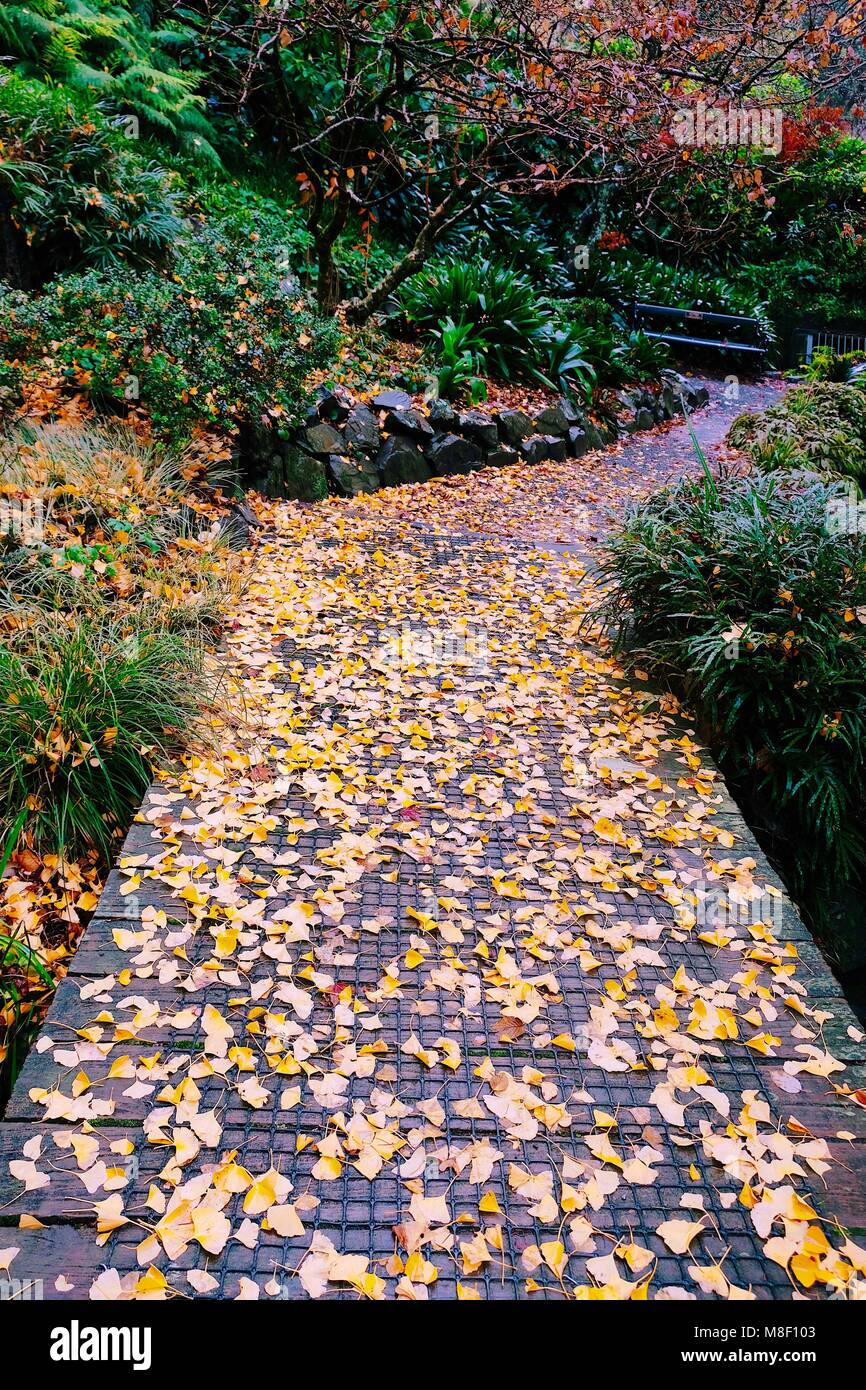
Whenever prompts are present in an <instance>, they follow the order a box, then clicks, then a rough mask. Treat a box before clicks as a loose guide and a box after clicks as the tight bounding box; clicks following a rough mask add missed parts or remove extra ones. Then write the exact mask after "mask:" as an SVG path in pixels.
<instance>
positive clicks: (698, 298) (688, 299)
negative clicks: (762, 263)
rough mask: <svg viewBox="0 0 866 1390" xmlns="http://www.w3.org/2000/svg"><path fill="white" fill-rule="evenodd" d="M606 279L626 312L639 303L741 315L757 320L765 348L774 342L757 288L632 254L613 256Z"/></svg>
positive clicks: (773, 333) (608, 289)
mask: <svg viewBox="0 0 866 1390" xmlns="http://www.w3.org/2000/svg"><path fill="white" fill-rule="evenodd" d="M605 279H606V285H607V291H608V293H610V294H611V295H612V296H613V298H614V301H615V303H616V304H617V305H618V307H619V308H620V309H621V310H622V311H624V312H625V311H627V310H628V309H629V308H630V306H631V305H632V304H633V303H635V302H636V301H638V300H640V301H643V302H644V303H650V304H671V305H674V306H676V307H677V308H680V309H703V310H704V311H705V312H707V313H713V314H733V315H737V314H742V315H746V316H748V317H749V318H754V319H757V321H758V326H759V328H760V330H761V335H762V337H763V340H764V342H765V343H766V344H768V345H769V344H770V343H772V342H773V341H774V339H775V336H776V335H775V330H774V328H773V323H772V319H771V317H770V315H769V314H768V313H767V306H766V304H765V302H764V300H763V299H762V297H761V295H760V293H759V291H758V288H757V287H755V288H754V289H753V288H752V287H750V286H745V285H743V284H739V283H737V282H736V281H734V280H733V279H728V278H726V277H725V276H723V275H716V274H711V273H707V272H705V271H703V270H698V269H696V268H694V267H689V266H669V265H665V263H664V262H663V261H660V260H658V259H657V258H655V257H652V256H642V255H639V254H638V253H637V252H635V251H633V250H632V251H628V252H624V253H620V254H617V255H613V256H611V258H610V261H609V264H608V267H607V271H606V276H605Z"/></svg>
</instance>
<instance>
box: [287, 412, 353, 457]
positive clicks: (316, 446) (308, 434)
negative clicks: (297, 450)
mask: <svg viewBox="0 0 866 1390" xmlns="http://www.w3.org/2000/svg"><path fill="white" fill-rule="evenodd" d="M298 442H299V443H300V445H301V447H302V448H304V449H308V450H309V452H310V453H311V454H335V453H338V452H339V451H340V450H341V449H342V448H343V447H344V441H343V436H342V435H341V433H340V431H339V430H337V429H334V426H333V425H329V424H328V423H327V421H326V420H320V421H319V423H318V424H316V425H308V426H307V428H306V429H305V430H302V431H301V436H300V439H299V441H298Z"/></svg>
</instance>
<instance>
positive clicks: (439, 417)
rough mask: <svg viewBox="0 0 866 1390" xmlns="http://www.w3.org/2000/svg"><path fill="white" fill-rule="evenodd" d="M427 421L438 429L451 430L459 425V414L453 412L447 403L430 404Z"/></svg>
mask: <svg viewBox="0 0 866 1390" xmlns="http://www.w3.org/2000/svg"><path fill="white" fill-rule="evenodd" d="M427 419H428V420H429V421H430V424H431V425H433V426H434V427H435V428H436V429H443V430H450V429H452V428H453V426H454V425H455V424H456V423H457V412H456V410H453V409H452V407H451V406H450V405H449V404H448V402H447V401H443V400H439V399H438V398H437V399H436V400H435V401H431V402H430V409H429V410H428V411H427Z"/></svg>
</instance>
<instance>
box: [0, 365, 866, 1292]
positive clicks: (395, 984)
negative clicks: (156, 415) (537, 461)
mask: <svg viewBox="0 0 866 1390" xmlns="http://www.w3.org/2000/svg"><path fill="white" fill-rule="evenodd" d="M770 389H771V388H754V391H753V392H752V393H751V394H750V401H751V400H754V401H760V400H761V399H762V394H763V393H765V392H766V391H768V390H770ZM748 390H749V388H747V391H748ZM731 413H733V411H732V410H731V409H730V408H722V407H721V406H719V405H715V406H713V405H711V407H710V408H709V409H708V411H707V412H706V413H705V415H704V416H703V417H701V420H700V422H699V429H700V432H701V433H702V435H703V436H704V438H705V440H706V441H707V443H710V444H711V443H713V442H714V441H716V442H717V441H718V440H719V439H721V437H722V435H723V432H724V428H725V424H726V420H727V418H728V417H729V416H730V414H731ZM688 457H689V454H688V440H687V436H686V432H685V430H684V429H683V428H682V427H675V428H673V429H671V430H668V431H666V432H658V433H654V434H652V435H647V436H643V437H638V438H635V439H633V440H631V441H629V442H628V444H627V445H625V446H619V447H618V448H617V449H616V450H613V451H609V452H608V454H607V455H599V456H595V457H594V458H592V459H589V460H586V459H585V460H582V461H580V462H578V463H573V464H564V465H563V464H557V465H546V466H545V465H542V466H540V467H537V468H535V469H529V468H527V469H512V470H503V471H501V472H497V473H494V472H485V473H481V474H474V475H470V476H468V477H466V478H457V479H455V478H451V479H447V480H442V481H441V482H438V483H433V484H428V485H422V486H417V487H414V488H402V489H394V490H392V491H390V492H387V493H381V494H377V495H375V496H373V497H367V498H361V499H356V500H354V501H348V502H337V501H333V502H329V503H327V504H324V505H321V506H318V507H315V508H312V507H302V506H298V505H291V504H268V505H267V506H263V507H262V509H261V516H262V520H263V522H264V524H265V537H264V539H263V541H262V542H261V545H260V550H259V557H258V563H257V566H256V569H255V573H254V577H253V579H252V582H251V584H250V587H249V589H248V591H247V592H246V594H245V596H244V601H243V604H242V606H241V607H240V609H239V611H238V613H237V615H236V619H235V622H234V624H233V626H232V630H231V631H230V632H229V634H228V639H227V645H228V648H229V652H230V661H231V681H232V683H233V687H234V690H235V692H236V695H237V703H238V708H239V709H240V703H241V701H242V702H243V710H244V721H243V722H242V721H240V720H239V721H238V722H237V724H233V725H232V726H231V727H225V728H221V729H219V730H218V731H217V743H218V746H219V747H220V749H221V751H220V753H219V754H218V755H214V756H212V757H209V758H202V759H191V760H190V762H189V764H188V766H187V767H186V768H185V769H183V770H180V771H178V773H177V775H176V776H174V777H172V778H166V779H165V780H163V781H161V782H160V783H159V784H158V785H157V786H155V787H154V788H153V789H152V790H151V792H150V793H149V795H148V797H147V799H146V801H145V805H144V807H143V811H142V815H141V817H140V820H139V823H137V824H136V825H135V826H133V829H132V831H131V833H130V836H129V838H128V841H127V844H126V847H125V850H124V853H123V856H122V858H121V860H120V867H119V869H118V870H117V871H116V872H115V873H114V874H113V875H112V878H111V880H110V882H109V885H108V888H107V889H106V892H105V894H104V897H103V901H102V903H101V906H100V910H99V912H98V914H97V916H96V918H95V919H94V921H93V923H92V924H91V926H90V928H89V929H88V931H87V933H86V935H85V938H84V941H83V943H82V946H81V948H80V950H79V952H78V955H77V956H76V958H75V960H74V961H73V964H72V969H71V972H70V974H69V976H68V978H67V979H66V980H65V981H64V983H63V984H62V985H61V987H60V989H59V991H58V994H57V998H56V1001H55V1004H54V1006H53V1008H52V1011H51V1015H50V1017H49V1020H48V1023H47V1025H46V1028H45V1030H44V1033H43V1036H42V1038H41V1040H40V1042H39V1043H38V1045H37V1047H36V1049H35V1050H34V1052H33V1053H32V1054H31V1057H30V1058H29V1060H28V1062H27V1064H26V1066H25V1068H24V1071H23V1073H22V1075H21V1077H20V1079H19V1083H18V1086H17V1089H16V1092H15V1095H14V1097H13V1099H12V1102H11V1104H10V1106H9V1109H8V1112H7V1115H6V1119H5V1122H4V1123H3V1124H2V1125H0V1206H2V1208H3V1219H4V1220H5V1222H6V1223H7V1229H6V1230H4V1231H3V1232H2V1239H0V1247H2V1252H0V1253H2V1254H3V1256H4V1263H6V1264H7V1265H8V1266H9V1271H10V1274H11V1275H12V1276H13V1277H16V1278H18V1279H22V1280H28V1279H40V1278H41V1279H42V1280H43V1281H44V1293H45V1296H46V1297H50V1298H62V1297H65V1298H86V1297H98V1298H115V1297H161V1296H164V1295H168V1296H171V1295H172V1294H173V1293H175V1292H177V1293H182V1294H184V1295H187V1296H189V1295H204V1296H207V1295H211V1296H221V1297H225V1298H237V1297H241V1298H256V1297H257V1298H260V1299H262V1300H266V1299H269V1298H286V1297H290V1298H294V1297H306V1296H313V1297H321V1296H326V1297H334V1296H342V1297H352V1298H355V1297H358V1296H366V1297H372V1298H393V1297H405V1298H427V1297H431V1298H443V1297H444V1298H453V1297H460V1298H468V1299H474V1298H497V1297H505V1298H515V1297H533V1298H547V1297H555V1298H561V1297H564V1296H568V1297H577V1298H589V1297H599V1296H601V1297H611V1298H627V1297H631V1298H650V1299H653V1298H659V1297H662V1298H695V1297H696V1298H748V1297H752V1296H756V1297H758V1298H767V1297H788V1296H791V1294H792V1293H793V1292H794V1291H797V1292H800V1293H805V1292H808V1291H811V1292H812V1293H814V1294H816V1295H818V1296H821V1297H828V1296H833V1295H839V1294H840V1293H841V1294H842V1295H843V1296H844V1292H845V1290H846V1289H847V1290H848V1291H849V1293H850V1291H851V1290H852V1289H853V1288H855V1287H856V1284H857V1281H858V1279H860V1278H862V1276H863V1275H864V1274H866V1253H864V1251H863V1249H862V1245H863V1244H864V1242H863V1240H862V1236H858V1235H857V1231H858V1229H859V1230H861V1231H862V1229H863V1228H864V1227H866V1200H864V1171H866V1164H864V1158H863V1154H864V1143H866V1109H864V1101H866V1094H864V1092H863V1091H862V1090H861V1091H860V1094H859V1097H857V1096H854V1095H851V1096H846V1095H842V1094H840V1089H842V1090H845V1089H850V1091H851V1092H856V1091H857V1090H858V1088H859V1087H862V1086H863V1078H864V1069H863V1063H864V1060H866V1049H864V1041H863V1036H862V1034H861V1033H860V1031H859V1030H858V1028H857V1027H856V1025H855V1021H854V1019H853V1018H852V1016H851V1014H850V1012H849V1010H848V1008H847V1006H846V1004H845V1003H844V1001H843V1000H842V998H841V997H840V991H839V987H838V985H836V984H835V982H834V981H833V980H832V978H831V976H830V975H829V974H828V972H827V969H826V967H825V966H824V964H823V962H822V960H821V957H820V955H819V953H818V951H817V949H816V947H815V946H814V945H813V944H812V943H811V941H810V939H809V937H808V934H807V933H806V931H805V930H804V928H803V927H802V925H801V923H800V922H799V919H798V918H797V916H796V914H795V913H794V912H793V909H792V908H791V907H790V906H789V904H788V903H787V901H786V899H785V898H784V896H783V895H782V894H781V893H780V889H779V885H778V882H777V880H776V879H774V878H773V876H772V874H771V873H770V872H769V870H768V867H767V865H766V863H765V861H764V859H763V858H762V856H761V855H760V854H759V852H758V851H757V848H756V846H755V844H754V841H753V840H752V838H751V836H750V835H749V834H748V832H747V831H746V829H745V826H744V825H743V823H742V820H741V819H740V817H739V815H738V813H737V811H736V808H735V807H734V805H733V803H732V802H731V800H730V798H729V797H728V795H727V794H726V791H725V788H724V786H723V784H722V783H721V781H720V779H719V777H718V776H717V774H716V773H715V771H714V769H713V767H712V764H711V763H709V761H708V759H707V757H706V755H705V754H704V753H703V752H702V750H701V748H700V747H699V746H698V745H697V744H696V742H695V740H694V737H693V736H692V735H690V733H689V731H688V725H686V724H685V723H684V722H682V720H681V719H678V718H677V717H676V716H675V715H674V714H673V713H672V712H670V711H669V709H668V708H667V707H666V705H665V703H664V702H661V701H659V699H658V698H656V697H654V696H653V694H652V692H651V691H650V690H649V688H648V687H647V686H645V685H641V684H637V685H630V684H629V683H628V682H627V681H626V680H625V679H624V677H623V675H622V673H621V672H620V671H619V670H618V668H617V667H616V665H615V663H614V662H613V661H612V660H611V657H610V655H609V652H608V649H607V647H606V645H605V643H604V641H603V640H602V638H601V637H600V636H599V635H598V634H597V633H593V632H592V630H591V629H590V630H579V629H580V624H581V623H582V622H583V621H584V619H585V618H586V616H587V614H591V613H592V611H593V609H594V607H595V606H596V603H597V595H596V593H595V591H594V588H593V583H592V580H591V576H588V575H587V566H588V565H589V566H590V569H591V549H592V545H593V544H594V541H595V539H596V538H597V537H598V535H599V534H600V533H601V532H602V531H603V527H604V524H605V523H604V517H605V513H606V508H607V507H608V506H610V505H612V506H614V507H616V506H617V505H619V504H620V502H621V500H622V498H623V497H624V496H625V495H626V494H628V493H630V492H634V493H637V492H639V491H641V490H646V489H647V488H649V487H651V486H654V485H655V484H656V483H657V482H658V481H660V480H661V479H663V478H664V477H665V476H667V475H668V474H669V473H670V472H671V471H674V470H676V468H678V467H682V466H686V461H687V460H688ZM704 894H709V896H710V898H711V899H712V901H713V902H714V903H715V907H714V908H713V909H712V910H711V911H709V912H707V911H702V910H701V909H700V907H699V903H701V902H705V898H704V896H703V895H704ZM696 917H698V918H700V920H697V921H696ZM762 919H763V920H762ZM836 1218H838V1219H839V1220H841V1221H842V1222H844V1223H845V1224H846V1225H847V1226H849V1227H850V1228H851V1230H852V1231H853V1240H852V1239H851V1238H849V1237H846V1235H845V1234H844V1233H843V1232H842V1231H841V1230H840V1229H839V1227H838V1226H837V1224H836ZM19 1221H20V1224H19ZM857 1241H859V1244H856V1243H854V1242H857ZM860 1287H861V1288H862V1282H861V1284H860Z"/></svg>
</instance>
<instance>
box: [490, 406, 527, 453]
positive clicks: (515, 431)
mask: <svg viewBox="0 0 866 1390" xmlns="http://www.w3.org/2000/svg"><path fill="white" fill-rule="evenodd" d="M496 424H497V425H498V427H499V435H500V438H501V439H502V440H504V442H505V443H506V444H513V445H516V444H519V443H520V441H521V440H522V439H528V438H529V436H530V435H531V434H532V430H533V425H532V421H531V420H530V418H529V416H528V415H527V414H526V413H525V412H524V411H522V410H500V412H499V414H498V415H497V416H496Z"/></svg>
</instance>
